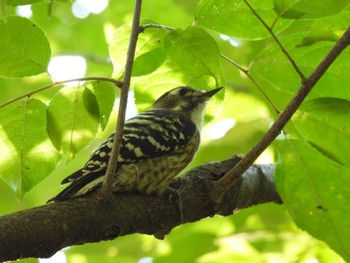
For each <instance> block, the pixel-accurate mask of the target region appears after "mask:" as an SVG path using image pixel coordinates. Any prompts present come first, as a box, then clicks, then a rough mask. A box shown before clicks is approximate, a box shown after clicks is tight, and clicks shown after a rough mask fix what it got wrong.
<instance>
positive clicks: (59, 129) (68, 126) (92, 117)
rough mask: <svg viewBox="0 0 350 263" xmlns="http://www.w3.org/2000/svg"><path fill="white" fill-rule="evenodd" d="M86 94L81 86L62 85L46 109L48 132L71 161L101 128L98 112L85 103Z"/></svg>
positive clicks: (54, 142)
mask: <svg viewBox="0 0 350 263" xmlns="http://www.w3.org/2000/svg"><path fill="white" fill-rule="evenodd" d="M83 93H84V88H80V87H65V88H62V89H61V90H60V91H59V92H57V93H56V95H55V96H54V97H53V98H52V100H51V101H50V104H49V106H48V108H47V115H48V123H47V126H48V128H47V129H48V133H49V135H50V138H51V140H52V142H53V144H54V145H55V147H56V148H57V149H59V150H61V152H62V153H63V154H65V155H66V156H67V160H68V161H71V160H72V159H73V158H74V156H75V154H76V153H77V152H79V151H80V150H81V149H82V148H84V147H85V146H86V145H88V144H89V142H90V141H91V140H92V139H93V138H94V137H95V134H96V132H97V128H98V119H97V118H96V114H91V112H89V110H88V109H87V108H86V107H85V105H84V103H83V99H82V97H83ZM90 110H91V109H90Z"/></svg>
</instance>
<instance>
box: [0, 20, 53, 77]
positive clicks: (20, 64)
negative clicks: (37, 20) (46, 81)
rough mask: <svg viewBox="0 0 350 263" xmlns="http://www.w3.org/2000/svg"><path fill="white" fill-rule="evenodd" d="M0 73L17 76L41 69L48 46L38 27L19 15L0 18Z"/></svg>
mask: <svg viewBox="0 0 350 263" xmlns="http://www.w3.org/2000/svg"><path fill="white" fill-rule="evenodd" d="M0 36H1V39H0V76H2V77H9V78H19V77H26V76H31V75H37V74H39V73H42V72H45V70H46V68H47V65H48V63H49V59H50V53H51V50H50V46H49V42H48V41H47V39H46V37H45V35H44V33H43V32H42V30H41V29H40V28H39V27H38V26H37V25H35V24H33V23H32V22H31V21H30V20H28V19H26V18H23V17H8V18H7V22H6V23H5V22H4V21H3V20H0Z"/></svg>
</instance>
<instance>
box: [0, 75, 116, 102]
mask: <svg viewBox="0 0 350 263" xmlns="http://www.w3.org/2000/svg"><path fill="white" fill-rule="evenodd" d="M87 80H100V81H107V82H112V83H113V84H114V85H116V86H117V87H119V88H121V87H122V82H121V81H119V80H115V79H112V78H106V77H83V78H76V79H67V80H62V81H56V82H54V83H51V84H49V85H46V86H44V87H41V88H38V89H36V90H32V91H30V92H28V93H25V94H23V95H21V96H18V97H16V98H13V99H11V100H9V101H6V102H5V103H3V104H1V105H0V108H2V107H5V106H6V105H9V104H11V103H13V102H15V101H17V100H20V99H23V98H26V97H30V96H32V95H34V94H36V93H39V92H41V91H44V90H47V89H51V88H54V87H57V86H60V85H63V84H65V83H68V82H73V81H87Z"/></svg>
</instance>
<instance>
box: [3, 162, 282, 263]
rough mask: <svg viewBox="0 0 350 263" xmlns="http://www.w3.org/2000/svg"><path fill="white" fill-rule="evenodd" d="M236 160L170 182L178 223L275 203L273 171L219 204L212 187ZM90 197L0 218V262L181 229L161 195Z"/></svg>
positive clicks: (250, 179) (260, 173)
mask: <svg viewBox="0 0 350 263" xmlns="http://www.w3.org/2000/svg"><path fill="white" fill-rule="evenodd" d="M238 160H239V157H237V156H235V157H233V158H231V159H228V160H226V161H222V162H213V163H208V164H204V165H202V166H199V167H197V168H194V169H192V170H191V171H189V172H187V173H186V174H185V175H184V176H182V177H181V178H180V179H178V180H176V181H174V183H173V184H172V187H174V188H177V189H178V191H179V192H180V194H181V199H182V203H183V215H184V222H194V221H197V220H200V219H202V218H206V217H211V216H213V215H215V214H220V215H230V214H232V213H233V211H235V212H236V211H238V210H240V209H242V208H246V207H249V206H253V205H256V204H260V203H266V202H276V203H280V202H281V200H280V198H279V196H278V194H277V192H276V190H275V186H274V180H273V171H274V165H260V166H258V165H255V166H252V167H250V168H249V170H248V171H247V172H246V173H245V174H244V175H243V176H242V177H241V178H240V180H237V181H236V184H234V185H232V186H228V188H227V189H226V195H225V196H224V199H222V200H221V198H220V197H221V196H219V195H218V194H217V192H216V191H215V187H214V182H215V180H217V179H218V178H220V176H222V175H223V174H225V173H226V172H227V171H228V170H229V169H230V168H231V167H232V166H234V165H235V164H236V163H237V161H238ZM96 192H97V191H95V192H92V193H91V194H89V195H86V196H83V197H78V198H73V199H69V200H66V201H63V202H57V203H51V204H47V205H43V206H40V207H36V208H33V209H28V210H24V211H20V212H16V213H13V214H9V215H4V216H2V217H0V261H5V260H14V259H19V258H27V257H50V256H52V255H53V254H54V253H56V252H57V251H58V250H60V249H62V248H64V247H67V246H71V245H77V244H83V243H87V242H99V241H102V240H109V239H114V238H117V237H119V236H123V235H129V234H132V233H143V234H150V235H154V236H155V237H157V238H163V237H164V235H166V234H167V233H169V231H170V230H171V229H172V228H174V227H175V226H177V225H179V224H181V222H180V221H181V220H180V215H179V211H178V208H177V205H176V202H170V203H169V198H168V196H167V195H166V194H165V195H163V196H160V197H159V196H153V195H151V196H147V195H144V194H140V193H131V192H126V193H118V194H113V195H111V196H110V198H104V199H98V198H96ZM29 222H30V223H29Z"/></svg>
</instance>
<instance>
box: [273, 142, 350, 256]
mask: <svg viewBox="0 0 350 263" xmlns="http://www.w3.org/2000/svg"><path fill="white" fill-rule="evenodd" d="M325 140H326V138H325ZM276 184H277V188H278V192H279V194H280V195H281V197H282V200H283V203H284V204H285V206H286V207H287V209H288V210H289V212H290V214H291V216H292V217H293V219H294V221H295V222H296V224H297V225H298V226H299V227H300V228H302V229H304V230H306V231H307V232H308V233H310V234H312V235H313V236H315V237H316V238H319V239H321V240H323V241H325V242H327V244H328V245H329V246H330V247H331V248H333V249H334V250H335V251H336V252H337V253H339V254H340V255H341V256H342V257H343V258H344V259H345V260H346V261H348V260H350V252H349V249H348V248H349V247H350V239H349V235H350V228H349V226H348V222H349V220H350V207H349V206H348V204H349V202H350V191H349V189H348V188H349V187H348V186H349V184H350V169H348V168H345V167H343V166H341V165H339V164H338V163H336V162H334V161H332V160H331V159H328V158H326V157H325V156H324V155H322V154H321V153H320V152H318V151H317V150H316V149H314V148H313V147H311V146H310V145H309V144H307V143H306V142H304V141H298V140H291V141H288V142H285V143H284V145H283V149H282V150H281V156H280V160H279V163H278V166H277V167H276ZM320 230H322V231H320Z"/></svg>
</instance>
